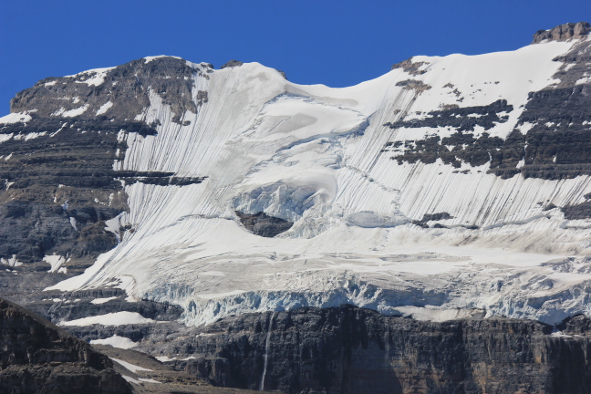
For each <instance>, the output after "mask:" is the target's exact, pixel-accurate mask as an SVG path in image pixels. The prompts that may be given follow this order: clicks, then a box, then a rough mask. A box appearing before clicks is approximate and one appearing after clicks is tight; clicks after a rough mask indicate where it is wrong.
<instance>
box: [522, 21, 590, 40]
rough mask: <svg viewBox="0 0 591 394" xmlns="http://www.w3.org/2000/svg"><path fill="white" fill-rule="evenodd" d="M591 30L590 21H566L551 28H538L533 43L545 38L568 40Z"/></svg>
mask: <svg viewBox="0 0 591 394" xmlns="http://www.w3.org/2000/svg"><path fill="white" fill-rule="evenodd" d="M589 32H591V25H589V23H588V22H579V23H565V24H563V25H558V26H556V27H554V28H552V29H550V30H538V31H537V32H536V33H535V34H534V39H533V42H532V43H533V44H537V43H539V42H541V41H544V40H550V41H566V40H570V39H571V38H583V37H585V36H586V35H587V34H589Z"/></svg>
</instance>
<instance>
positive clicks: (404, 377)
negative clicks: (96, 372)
mask: <svg viewBox="0 0 591 394" xmlns="http://www.w3.org/2000/svg"><path fill="white" fill-rule="evenodd" d="M589 327H591V323H590V321H589V319H587V318H584V317H582V316H580V317H576V318H573V319H570V320H568V321H566V322H565V323H564V324H563V326H562V327H561V328H562V329H563V331H562V332H560V333H555V334H552V331H553V327H551V326H548V325H545V324H541V323H537V322H533V321H525V320H512V319H490V320H488V319H487V320H478V319H474V320H472V319H470V320H457V321H449V322H442V323H435V322H421V321H416V320H413V319H408V318H402V317H386V316H383V315H380V314H379V313H376V312H374V311H370V310H364V309H357V308H353V307H350V306H343V307H340V308H331V309H312V308H304V309H299V310H295V311H291V312H276V313H264V314H252V315H244V316H240V317H235V318H228V319H225V320H223V321H220V322H218V323H215V324H212V325H210V326H208V327H207V328H204V329H201V330H199V331H193V332H191V335H183V336H179V337H178V339H176V340H175V339H174V338H173V337H168V340H169V343H167V344H164V343H162V342H160V343H153V344H152V346H153V347H151V348H150V349H151V350H152V351H156V352H158V351H159V352H163V353H164V352H167V353H168V354H170V355H174V354H177V355H178V356H177V357H178V359H182V358H184V357H185V355H194V356H197V359H194V360H188V361H174V362H172V363H174V364H175V365H176V367H177V368H179V369H184V370H186V371H190V372H193V373H195V374H200V375H202V376H205V377H208V378H209V379H210V381H211V382H213V383H214V384H217V385H224V386H226V385H227V386H233V387H241V388H250V389H261V388H264V389H265V390H279V391H281V392H285V393H313V392H314V393H315V392H323V393H491V392H493V393H517V392H520V393H565V394H566V393H570V394H573V393H587V392H588V390H589V387H591V370H590V369H589V359H588V352H589V350H590V349H591V337H590V336H589V334H590V333H591V331H590V330H589Z"/></svg>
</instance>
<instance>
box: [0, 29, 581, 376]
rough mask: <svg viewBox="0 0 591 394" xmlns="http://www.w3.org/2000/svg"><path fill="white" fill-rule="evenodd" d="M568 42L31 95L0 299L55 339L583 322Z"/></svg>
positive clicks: (0, 123)
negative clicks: (355, 315)
mask: <svg viewBox="0 0 591 394" xmlns="http://www.w3.org/2000/svg"><path fill="white" fill-rule="evenodd" d="M589 31H590V26H589V24H587V23H583V22H581V23H577V24H574V25H573V24H566V25H561V26H558V27H556V28H554V29H552V30H549V31H539V32H538V33H536V35H535V36H534V43H535V45H529V46H526V47H524V48H520V49H518V50H516V51H513V52H501V53H491V54H484V55H479V56H464V55H450V56H446V57H427V56H416V57H413V58H411V59H408V60H406V61H403V62H401V63H398V64H396V65H395V66H394V67H393V68H392V70H391V71H390V72H389V73H387V74H385V75H383V76H381V77H379V78H376V79H374V80H371V81H366V82H363V83H361V84H359V85H356V86H352V87H348V88H340V89H335V88H329V87H326V86H323V85H314V86H305V85H298V84H295V83H292V82H289V81H287V80H286V79H285V78H284V76H283V75H282V74H281V73H280V72H278V71H277V70H274V69H271V68H267V67H264V66H262V65H260V64H258V63H240V62H231V64H229V65H228V66H227V67H224V68H222V69H214V68H213V66H212V65H211V64H208V63H192V62H189V61H186V60H183V59H180V58H175V57H167V56H158V57H148V58H143V59H138V60H134V61H132V62H130V63H127V64H124V65H121V66H117V67H113V68H108V69H95V70H89V71H84V72H81V73H79V74H76V75H72V76H66V77H60V78H53V77H52V78H47V79H44V80H42V81H39V82H38V83H37V84H36V85H35V86H33V87H32V88H30V89H27V90H25V91H23V92H20V93H19V94H17V96H16V97H15V98H14V99H13V100H12V102H11V110H12V113H11V114H9V115H7V116H5V117H3V118H1V119H0V141H1V143H0V174H1V175H0V177H1V178H2V179H3V180H4V185H5V187H4V190H3V191H2V194H1V197H0V220H1V221H2V223H3V225H2V226H1V227H0V232H1V233H0V241H1V242H0V258H1V260H0V261H1V262H2V264H4V265H5V267H6V270H5V271H3V272H2V275H3V279H2V283H5V285H4V286H5V290H4V292H5V294H8V295H12V297H16V296H18V294H21V293H22V289H28V290H31V289H34V288H36V290H41V289H45V293H43V294H51V295H52V298H51V299H54V298H55V299H58V300H61V301H59V305H57V304H56V305H53V304H52V306H51V307H48V306H47V303H48V302H49V303H53V301H48V300H50V298H42V299H39V298H38V296H36V295H31V294H32V293H27V294H28V295H27V301H28V302H29V303H31V304H32V305H33V304H34V305H36V308H39V309H43V308H45V310H46V311H47V310H50V313H51V314H53V316H54V317H55V318H57V319H59V320H60V321H61V322H62V324H64V325H68V326H79V325H84V324H83V322H86V323H88V322H90V320H83V321H82V320H80V319H83V318H84V317H85V316H87V315H88V314H92V315H93V316H94V315H98V316H99V317H97V319H95V320H92V322H94V323H97V324H100V321H101V320H100V316H106V315H107V314H110V313H119V312H125V313H130V314H131V315H125V316H126V319H128V320H126V321H127V322H140V323H139V324H145V323H146V321H147V320H142V319H156V320H158V319H165V318H172V317H171V316H174V317H175V318H179V319H180V320H181V321H182V322H183V323H184V324H186V325H187V326H189V327H190V326H194V327H205V326H206V325H208V324H210V323H213V322H216V321H218V320H219V319H225V318H228V319H233V318H236V316H242V315H244V316H246V315H245V314H248V313H258V314H263V315H258V316H259V317H260V316H266V317H265V318H264V319H267V320H265V324H266V325H267V328H265V327H264V324H263V323H260V321H259V323H257V324H258V325H257V327H258V328H257V330H259V331H261V330H263V331H264V330H268V331H269V332H270V330H271V329H272V327H274V325H273V324H275V323H273V322H274V320H273V319H274V316H275V315H274V314H273V313H274V312H279V311H293V310H296V309H299V308H311V309H309V310H310V311H317V309H314V308H320V310H322V308H332V307H339V306H341V305H342V304H349V305H354V306H357V307H363V308H367V309H371V310H374V311H377V312H380V313H381V314H383V315H387V316H406V317H413V318H415V319H418V320H429V321H449V320H457V319H464V318H473V319H482V318H497V317H503V318H514V319H531V320H536V321H538V322H539V323H540V324H549V325H557V324H560V323H561V322H562V321H563V320H564V319H567V318H571V317H572V316H575V315H579V314H583V315H587V316H589V315H591V307H590V304H589V302H588V296H587V295H588V294H589V292H590V291H591V270H589V267H588V266H589V263H590V261H591V260H590V257H589V254H590V253H591V243H589V229H590V228H591V138H590V135H591V41H590V40H589V35H588V32H589ZM33 279H34V280H33ZM123 292H125V296H123V295H122V293H123ZM74 294H75V295H76V296H74ZM82 294H83V295H84V297H91V295H92V294H94V295H95V296H96V297H97V299H100V301H97V303H92V302H90V301H92V300H87V301H85V302H81V301H78V302H77V303H76V302H74V301H75V300H76V299H78V300H82V298H80V297H82ZM97 295H98V296H97ZM70 296H71V297H70ZM68 297H70V298H68ZM66 300H69V301H70V302H69V303H66ZM105 300H106V301H105ZM111 300H112V302H113V303H111ZM133 301H138V302H136V303H134V302H133ZM103 303H104V305H103ZM98 305H102V306H98ZM85 308H86V309H85ZM175 308H176V309H175ZM66 311H67V312H66ZM89 311H93V312H92V313H90V312H89ZM47 313H49V312H47ZM141 313H144V314H143V315H141ZM146 313H148V314H149V316H148V315H146ZM269 313H271V314H269ZM310 313H317V312H310ZM138 314H140V316H138ZM118 316H119V315H118ZM164 316H166V317H164ZM232 316H234V317H232ZM105 319H106V318H105ZM107 320H108V319H107ZM255 320H256V319H255ZM304 320H305V319H304ZM152 321H153V320H152ZM94 323H88V324H94ZM129 324H131V323H129ZM237 324H238V323H237ZM240 324H242V323H240ZM306 324H307V323H306ZM162 327H164V326H162ZM162 330H164V328H162ZM257 332H258V331H257ZM109 333H110V334H109V335H112V334H113V331H109ZM89 335H90V334H89ZM93 335H94V334H93ZM105 335H107V333H105ZM142 335H147V334H146V333H145V332H144V331H142ZM152 335H156V334H154V332H152ZM158 335H159V334H158ZM384 335H385V334H384ZM156 336H157V335H156ZM109 337H111V336H109ZM103 339H104V338H103ZM136 339H137V338H136ZM169 350H170V349H169ZM177 350H178V349H177ZM170 351H171V352H172V351H173V350H170ZM167 354H168V353H167ZM170 354H172V353H170ZM167 357H168V356H167ZM265 365H266V364H265Z"/></svg>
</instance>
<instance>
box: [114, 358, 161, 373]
mask: <svg viewBox="0 0 591 394" xmlns="http://www.w3.org/2000/svg"><path fill="white" fill-rule="evenodd" d="M109 358H110V359H111V360H113V361H115V362H116V363H118V364H121V366H123V367H124V368H125V369H127V370H128V371H131V372H133V373H136V372H138V371H153V370H152V369H148V368H143V367H139V366H137V365H134V364H132V363H128V362H127V361H123V360H120V359H118V358H115V357H109Z"/></svg>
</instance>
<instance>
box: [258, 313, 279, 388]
mask: <svg viewBox="0 0 591 394" xmlns="http://www.w3.org/2000/svg"><path fill="white" fill-rule="evenodd" d="M274 318H275V313H274V312H273V314H271V317H270V318H269V327H267V337H266V338H265V356H264V360H265V361H264V364H263V376H261V385H260V387H259V391H264V390H265V377H266V375H267V365H268V362H269V348H270V347H271V328H272V326H273V319H274Z"/></svg>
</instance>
